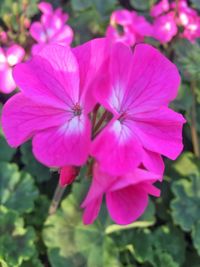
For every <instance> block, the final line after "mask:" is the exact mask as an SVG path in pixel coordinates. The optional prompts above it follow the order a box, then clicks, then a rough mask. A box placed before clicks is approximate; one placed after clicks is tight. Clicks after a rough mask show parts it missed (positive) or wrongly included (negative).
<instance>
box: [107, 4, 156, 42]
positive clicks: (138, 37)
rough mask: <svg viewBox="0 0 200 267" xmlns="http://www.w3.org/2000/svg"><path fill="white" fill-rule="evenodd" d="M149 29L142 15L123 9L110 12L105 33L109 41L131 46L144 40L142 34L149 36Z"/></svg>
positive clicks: (148, 24) (149, 26)
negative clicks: (108, 24)
mask: <svg viewBox="0 0 200 267" xmlns="http://www.w3.org/2000/svg"><path fill="white" fill-rule="evenodd" d="M120 26H121V27H122V28H121V29H120V28H119V27H120ZM151 30H152V29H151V25H150V23H148V22H147V21H146V19H145V18H144V17H142V16H138V15H137V13H136V12H134V11H132V12H130V11H128V10H125V9H124V10H117V11H115V12H113V13H112V15H111V19H110V26H109V27H108V28H107V32H106V35H107V37H108V38H109V39H110V40H111V41H114V42H123V43H125V44H127V45H130V46H132V45H134V44H135V43H137V42H142V41H144V36H150V35H151ZM120 31H121V32H120Z"/></svg>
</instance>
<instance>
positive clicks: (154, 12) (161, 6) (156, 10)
mask: <svg viewBox="0 0 200 267" xmlns="http://www.w3.org/2000/svg"><path fill="white" fill-rule="evenodd" d="M169 9H170V4H169V0H161V1H160V2H158V3H157V4H155V5H153V6H152V8H151V11H150V14H151V16H152V17H158V16H160V15H162V14H163V13H164V12H167V11H169Z"/></svg>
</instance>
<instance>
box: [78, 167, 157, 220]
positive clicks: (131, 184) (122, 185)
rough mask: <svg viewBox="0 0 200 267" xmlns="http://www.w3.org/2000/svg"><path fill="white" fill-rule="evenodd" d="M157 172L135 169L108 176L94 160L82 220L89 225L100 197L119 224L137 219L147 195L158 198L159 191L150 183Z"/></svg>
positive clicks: (97, 208)
mask: <svg viewBox="0 0 200 267" xmlns="http://www.w3.org/2000/svg"><path fill="white" fill-rule="evenodd" d="M158 180H161V177H160V176H159V175H156V174H153V173H150V172H147V171H145V170H142V169H137V168H136V169H135V170H133V171H132V172H130V173H128V174H126V175H124V176H119V175H118V176H111V175H109V174H107V173H105V172H104V171H102V170H101V168H100V166H99V165H98V164H97V163H96V164H95V166H94V172H93V180H92V185H91V187H90V190H89V192H88V195H87V197H86V199H85V200H84V202H83V204H82V208H84V209H85V210H84V215H83V222H84V223H85V224H91V223H93V221H94V220H95V219H96V218H97V216H98V213H99V210H100V207H101V203H102V199H103V196H104V195H105V197H106V204H107V208H108V211H109V213H110V216H111V218H112V219H113V221H114V222H116V223H118V224H129V223H132V222H133V221H135V220H136V219H138V218H139V217H140V216H141V215H142V214H143V212H144V211H145V209H146V207H147V205H148V195H153V196H156V197H158V196H159V195H160V190H159V189H157V188H156V187H155V186H154V185H153V183H154V182H156V181H158Z"/></svg>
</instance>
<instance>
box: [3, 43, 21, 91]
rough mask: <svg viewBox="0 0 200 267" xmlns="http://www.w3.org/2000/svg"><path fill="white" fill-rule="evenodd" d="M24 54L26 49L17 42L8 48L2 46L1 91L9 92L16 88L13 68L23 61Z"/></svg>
mask: <svg viewBox="0 0 200 267" xmlns="http://www.w3.org/2000/svg"><path fill="white" fill-rule="evenodd" d="M24 55H25V51H24V49H23V48H22V47H21V46H19V45H17V44H13V45H11V46H10V47H8V48H2V47H0V92H3V93H5V94H9V93H11V92H12V91H13V90H14V89H15V88H16V84H15V81H14V80H13V76H12V69H13V66H14V65H16V64H17V63H19V62H21V61H22V59H23V57H24Z"/></svg>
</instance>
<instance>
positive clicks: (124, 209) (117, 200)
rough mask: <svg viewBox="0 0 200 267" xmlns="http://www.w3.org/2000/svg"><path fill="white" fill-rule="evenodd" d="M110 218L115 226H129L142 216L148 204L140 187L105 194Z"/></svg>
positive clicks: (146, 196)
mask: <svg viewBox="0 0 200 267" xmlns="http://www.w3.org/2000/svg"><path fill="white" fill-rule="evenodd" d="M106 203H107V207H108V210H109V213H110V216H111V218H112V219H113V221H115V222H116V223H117V224H123V225H124V224H130V223H132V222H133V221H135V220H137V219H138V217H140V216H141V215H142V213H143V212H144V210H145V208H146V207H147V204H148V195H147V193H146V192H145V191H143V190H142V189H140V186H139V185H137V186H129V187H125V188H123V189H119V190H117V191H113V192H109V193H107V194H106Z"/></svg>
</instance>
